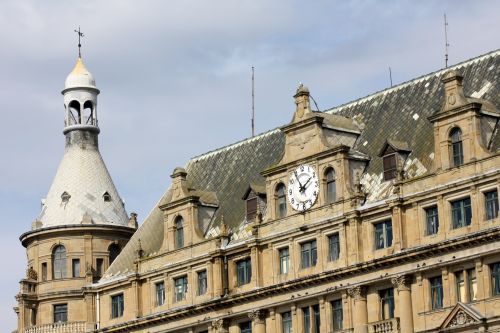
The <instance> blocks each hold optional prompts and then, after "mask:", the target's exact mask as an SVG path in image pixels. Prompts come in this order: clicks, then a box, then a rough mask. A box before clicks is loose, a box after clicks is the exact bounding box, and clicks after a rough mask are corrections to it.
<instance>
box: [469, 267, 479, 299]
mask: <svg viewBox="0 0 500 333" xmlns="http://www.w3.org/2000/svg"><path fill="white" fill-rule="evenodd" d="M467 288H468V289H469V302H473V301H475V300H477V279H476V270H475V269H474V268H472V269H469V270H467Z"/></svg>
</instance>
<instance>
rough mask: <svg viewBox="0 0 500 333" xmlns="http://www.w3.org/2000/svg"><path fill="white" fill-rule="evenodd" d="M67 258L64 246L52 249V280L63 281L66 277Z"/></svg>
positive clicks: (60, 245)
mask: <svg viewBox="0 0 500 333" xmlns="http://www.w3.org/2000/svg"><path fill="white" fill-rule="evenodd" d="M61 249H62V250H61ZM67 256H68V254H67V251H66V247H65V246H64V245H62V244H59V245H57V246H56V247H54V250H53V251H52V279H54V280H56V279H65V278H66V277H67V267H66V266H67V264H68V263H67Z"/></svg>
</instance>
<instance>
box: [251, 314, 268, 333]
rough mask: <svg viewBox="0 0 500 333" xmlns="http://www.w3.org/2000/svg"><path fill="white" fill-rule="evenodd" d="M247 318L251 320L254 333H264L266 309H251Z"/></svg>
mask: <svg viewBox="0 0 500 333" xmlns="http://www.w3.org/2000/svg"><path fill="white" fill-rule="evenodd" d="M248 318H250V319H251V320H252V321H253V327H254V328H255V333H266V311H264V310H253V311H252V312H250V313H248Z"/></svg>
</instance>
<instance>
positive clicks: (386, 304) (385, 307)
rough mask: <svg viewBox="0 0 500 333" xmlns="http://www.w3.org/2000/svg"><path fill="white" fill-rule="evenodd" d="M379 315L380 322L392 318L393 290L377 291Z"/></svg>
mask: <svg viewBox="0 0 500 333" xmlns="http://www.w3.org/2000/svg"><path fill="white" fill-rule="evenodd" d="M378 295H379V297H380V310H381V311H380V314H381V316H382V318H381V319H382V320H385V319H391V318H394V289H393V288H388V289H383V290H379V292H378Z"/></svg>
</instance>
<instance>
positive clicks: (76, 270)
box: [71, 259, 80, 277]
mask: <svg viewBox="0 0 500 333" xmlns="http://www.w3.org/2000/svg"><path fill="white" fill-rule="evenodd" d="M71 266H72V273H73V277H80V259H73V261H72V265H71Z"/></svg>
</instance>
